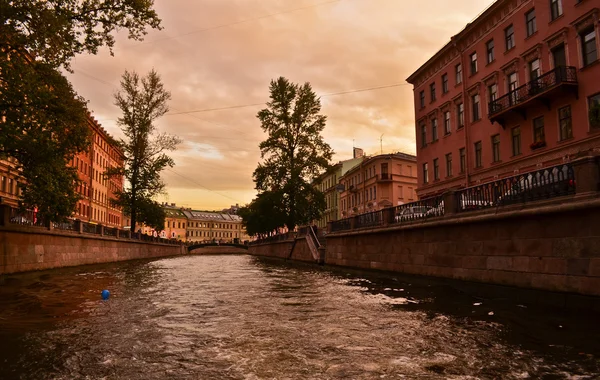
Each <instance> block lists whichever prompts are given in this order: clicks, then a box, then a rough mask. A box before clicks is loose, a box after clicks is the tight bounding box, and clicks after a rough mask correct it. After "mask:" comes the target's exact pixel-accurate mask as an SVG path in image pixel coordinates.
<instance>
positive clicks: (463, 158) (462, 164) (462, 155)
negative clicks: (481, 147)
mask: <svg viewBox="0 0 600 380" xmlns="http://www.w3.org/2000/svg"><path fill="white" fill-rule="evenodd" d="M458 155H459V159H460V172H461V173H464V172H465V169H466V168H467V157H466V151H465V148H460V149H459V150H458Z"/></svg>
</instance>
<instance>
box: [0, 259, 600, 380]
mask: <svg viewBox="0 0 600 380" xmlns="http://www.w3.org/2000/svg"><path fill="white" fill-rule="evenodd" d="M1 281H2V283H1V286H0V308H1V309H0V310H2V314H0V341H1V342H2V344H0V358H2V359H1V362H0V364H1V365H0V378H7V379H12V378H22V379H72V378H91V379H102V378H106V379H171V378H178V379H379V378H407V379H414V378H422V379H436V378H444V379H445V378H450V379H469V378H481V379H488V378H490V379H492V378H504V379H511V378H512V379H518V378H548V379H562V378H565V379H569V378H573V379H574V378H579V379H585V378H590V379H591V378H596V377H597V376H599V375H600V363H599V361H598V357H599V355H600V347H598V344H597V342H598V338H599V337H600V336H599V335H600V334H599V333H598V332H597V331H596V330H597V329H595V325H596V320H597V319H596V318H597V315H594V314H591V313H589V314H579V315H569V314H568V313H566V312H565V311H561V310H558V311H557V310H551V309H548V308H540V307H535V306H531V305H522V304H515V303H514V302H511V301H510V300H508V299H501V298H500V299H498V298H496V299H481V298H476V297H473V296H471V295H469V294H467V293H462V292H459V291H456V290H454V289H452V288H450V287H448V286H446V285H445V284H443V283H435V282H430V281H428V280H424V279H418V278H402V277H398V276H396V277H390V276H385V275H377V274H373V273H364V272H353V271H349V270H345V269H341V270H340V269H337V270H336V269H324V268H316V267H309V266H300V265H290V264H285V263H282V262H276V261H269V260H265V259H259V258H253V257H250V256H197V257H189V256H188V257H181V258H175V259H166V260H158V261H146V262H144V261H137V262H128V263H118V264H110V265H98V266H86V267H79V268H66V269H61V270H55V271H48V272H38V273H30V274H24V275H16V276H8V277H4V278H3V279H2V280H1ZM105 288H106V289H110V290H111V298H110V300H109V301H108V302H103V301H101V300H100V291H101V290H102V289H105ZM490 313H493V314H492V315H490ZM577 376H580V377H577Z"/></svg>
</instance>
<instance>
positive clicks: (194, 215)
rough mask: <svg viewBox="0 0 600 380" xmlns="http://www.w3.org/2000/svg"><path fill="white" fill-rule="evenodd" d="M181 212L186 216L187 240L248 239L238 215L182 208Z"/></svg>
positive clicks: (231, 240) (227, 240)
mask: <svg viewBox="0 0 600 380" xmlns="http://www.w3.org/2000/svg"><path fill="white" fill-rule="evenodd" d="M182 213H183V214H184V215H185V216H186V218H187V222H188V226H187V241H188V242H205V241H220V242H227V243H229V242H234V241H236V239H237V241H239V242H243V241H245V240H250V237H249V236H248V235H247V234H246V231H245V229H244V227H243V225H242V218H241V217H240V216H238V215H233V214H226V213H219V212H211V211H195V210H191V209H184V210H182Z"/></svg>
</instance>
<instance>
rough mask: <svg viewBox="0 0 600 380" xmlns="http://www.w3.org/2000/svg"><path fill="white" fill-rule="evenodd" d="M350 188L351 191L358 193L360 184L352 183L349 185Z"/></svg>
mask: <svg viewBox="0 0 600 380" xmlns="http://www.w3.org/2000/svg"><path fill="white" fill-rule="evenodd" d="M348 190H349V191H350V192H351V193H356V192H358V186H354V185H350V186H348Z"/></svg>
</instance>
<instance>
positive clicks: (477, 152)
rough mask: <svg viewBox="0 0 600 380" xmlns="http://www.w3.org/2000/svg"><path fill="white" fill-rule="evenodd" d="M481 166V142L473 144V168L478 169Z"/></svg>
mask: <svg viewBox="0 0 600 380" xmlns="http://www.w3.org/2000/svg"><path fill="white" fill-rule="evenodd" d="M481 166H482V165H481V141H477V142H476V143H475V167H476V168H480V167H481Z"/></svg>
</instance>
